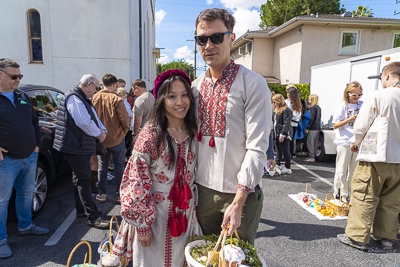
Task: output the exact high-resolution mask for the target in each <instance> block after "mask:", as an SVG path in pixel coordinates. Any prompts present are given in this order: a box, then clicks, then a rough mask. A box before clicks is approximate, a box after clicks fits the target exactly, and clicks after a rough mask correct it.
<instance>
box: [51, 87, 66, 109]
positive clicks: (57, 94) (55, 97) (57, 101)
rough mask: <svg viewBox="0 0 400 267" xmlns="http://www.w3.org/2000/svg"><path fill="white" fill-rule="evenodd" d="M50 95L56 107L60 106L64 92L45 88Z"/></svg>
mask: <svg viewBox="0 0 400 267" xmlns="http://www.w3.org/2000/svg"><path fill="white" fill-rule="evenodd" d="M47 92H48V93H49V94H50V96H51V97H52V98H53V102H54V103H55V104H56V106H57V109H58V107H60V102H61V99H62V98H63V96H64V94H63V93H60V92H58V91H54V90H47Z"/></svg>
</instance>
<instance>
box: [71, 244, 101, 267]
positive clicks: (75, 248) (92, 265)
mask: <svg viewBox="0 0 400 267" xmlns="http://www.w3.org/2000/svg"><path fill="white" fill-rule="evenodd" d="M82 244H86V245H87V246H88V248H89V261H88V263H86V256H85V261H84V263H83V264H79V265H74V266H76V267H78V266H85V267H96V266H97V265H95V264H92V247H91V246H90V244H89V242H87V241H81V242H79V243H78V244H77V245H76V246H75V247H74V249H73V250H72V251H71V253H70V254H69V257H68V262H67V267H69V266H70V263H71V258H72V255H74V252H75V250H77V249H78V247H79V246H80V245H82ZM74 266H73V267H74Z"/></svg>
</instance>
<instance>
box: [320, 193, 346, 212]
mask: <svg viewBox="0 0 400 267" xmlns="http://www.w3.org/2000/svg"><path fill="white" fill-rule="evenodd" d="M328 196H331V199H328ZM334 199H335V198H334V197H333V195H332V194H331V193H329V194H327V195H326V197H325V205H326V207H327V208H331V209H332V210H333V211H334V212H335V215H337V216H342V217H343V216H347V214H348V213H349V203H347V202H343V204H342V205H341V206H338V205H336V204H335V203H333V202H331V201H333V200H334Z"/></svg>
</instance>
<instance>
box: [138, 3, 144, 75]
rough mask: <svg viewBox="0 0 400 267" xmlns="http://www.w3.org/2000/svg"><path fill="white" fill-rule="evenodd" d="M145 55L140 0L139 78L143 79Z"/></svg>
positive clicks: (140, 4)
mask: <svg viewBox="0 0 400 267" xmlns="http://www.w3.org/2000/svg"><path fill="white" fill-rule="evenodd" d="M142 57H143V55H142V0H139V76H140V79H143V70H142V68H143V58H142Z"/></svg>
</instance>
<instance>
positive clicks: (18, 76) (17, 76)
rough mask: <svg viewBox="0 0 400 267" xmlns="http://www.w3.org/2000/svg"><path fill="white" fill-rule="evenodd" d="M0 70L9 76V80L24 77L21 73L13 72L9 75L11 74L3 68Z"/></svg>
mask: <svg viewBox="0 0 400 267" xmlns="http://www.w3.org/2000/svg"><path fill="white" fill-rule="evenodd" d="M0 71H1V72H4V73H5V74H7V75H8V76H10V78H11V80H16V79H20V80H21V79H22V77H24V75H22V74H14V75H11V74H9V73H7V72H5V71H4V70H0Z"/></svg>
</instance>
